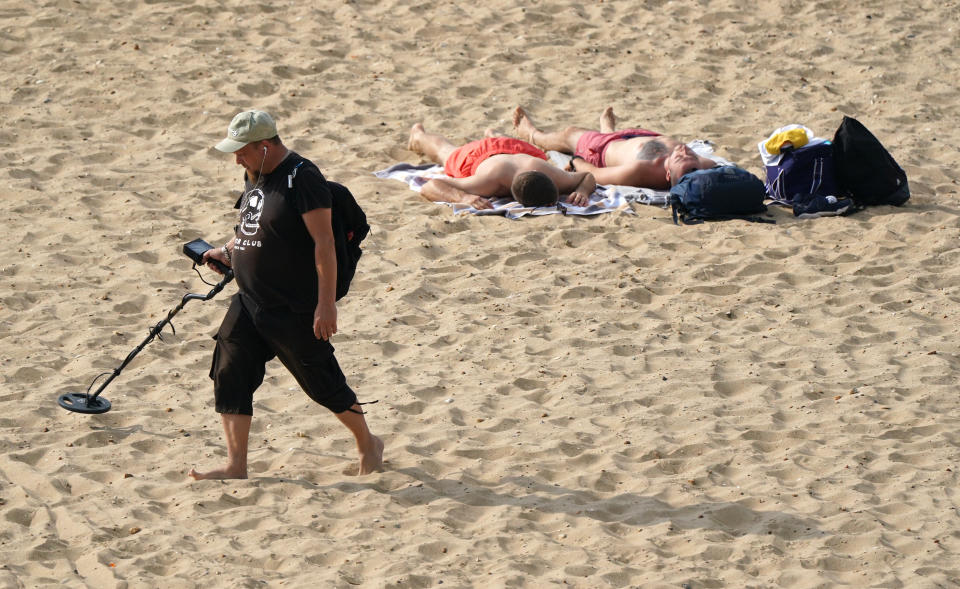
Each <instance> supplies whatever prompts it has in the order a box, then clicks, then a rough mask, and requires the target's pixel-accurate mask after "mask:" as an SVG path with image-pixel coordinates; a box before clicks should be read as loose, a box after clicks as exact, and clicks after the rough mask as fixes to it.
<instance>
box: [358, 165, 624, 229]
mask: <svg viewBox="0 0 960 589" xmlns="http://www.w3.org/2000/svg"><path fill="white" fill-rule="evenodd" d="M373 175H374V176H376V177H377V178H387V179H390V180H399V181H400V182H404V183H406V185H407V186H409V187H410V190H413V191H415V192H420V190H421V189H422V188H423V185H424V184H426V183H427V182H429V181H430V179H431V178H446V176H445V175H444V173H443V167H442V166H440V165H438V164H425V165H419V166H414V165H412V164H406V163H400V164H394V165H392V166H390V167H389V168H387V169H385V170H380V171H378V172H374V173H373ZM618 188H625V187H620V186H615V187H607V186H598V187H597V190H595V191H594V193H593V194H592V195H590V203H589V204H588V205H587V206H585V207H578V206H575V205H571V204H567V203H564V202H561V203H557V204H556V205H555V206H550V207H525V206H523V205H521V204H520V203H518V202H517V201H515V200H513V199H512V198H509V197H504V198H494V199H490V204H492V205H493V208H492V209H483V210H481V209H475V208H473V207H471V206H470V205H465V204H462V203H452V202H448V203H441V204H445V205H447V206H449V207H451V208H452V209H453V212H454V213H457V214H466V213H470V214H473V215H503V216H505V217H507V218H508V219H519V218H520V217H524V216H526V215H560V214H562V215H585V216H589V215H599V214H601V213H612V212H614V211H623V212H625V213H633V210H632V209H631V208H630V205H629V204H628V202H627V200H626V198H625V196H626V195H625V194H624V192H623V191H621V190H617V189H618Z"/></svg>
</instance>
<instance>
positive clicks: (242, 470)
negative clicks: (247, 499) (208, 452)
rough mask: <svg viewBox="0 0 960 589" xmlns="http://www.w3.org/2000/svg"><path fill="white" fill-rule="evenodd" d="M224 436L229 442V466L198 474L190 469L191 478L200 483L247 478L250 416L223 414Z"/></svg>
mask: <svg viewBox="0 0 960 589" xmlns="http://www.w3.org/2000/svg"><path fill="white" fill-rule="evenodd" d="M220 420H221V421H222V422H223V436H224V438H226V441H227V465H226V466H224V467H223V468H218V469H215V470H208V471H207V472H197V471H196V469H190V473H189V474H190V476H191V477H193V478H194V479H196V480H198V481H202V480H204V479H245V478H247V443H248V441H249V438H250V422H251V421H252V420H253V417H252V416H250V415H236V414H232V413H221V414H220Z"/></svg>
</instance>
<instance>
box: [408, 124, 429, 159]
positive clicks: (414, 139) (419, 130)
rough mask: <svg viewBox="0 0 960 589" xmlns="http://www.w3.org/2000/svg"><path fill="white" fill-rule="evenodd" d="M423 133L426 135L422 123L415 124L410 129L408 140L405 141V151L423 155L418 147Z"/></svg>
mask: <svg viewBox="0 0 960 589" xmlns="http://www.w3.org/2000/svg"><path fill="white" fill-rule="evenodd" d="M424 133H426V130H425V129H424V128H423V124H422V123H417V124H415V125H414V126H412V127H410V139H409V141H407V149H409V150H410V151H412V152H413V153H416V154H419V155H423V151H421V147H420V138H421V137H422V136H423V134H424Z"/></svg>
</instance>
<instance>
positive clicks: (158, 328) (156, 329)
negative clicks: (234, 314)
mask: <svg viewBox="0 0 960 589" xmlns="http://www.w3.org/2000/svg"><path fill="white" fill-rule="evenodd" d="M231 280H233V270H227V272H226V274H225V275H224V276H223V280H221V281H220V282H218V283H217V284H216V285H214V287H213V288H212V289H210V292H208V293H207V294H205V295H202V294H198V293H193V292H191V293H187V294H185V295H183V298H182V299H180V304H179V305H177V306H176V307H174V308H173V309H171V310H170V312H169V313H167V316H166V317H164V318H163V319H162V320H161V321H159V322H158V323H157V324H156V325H154V326H153V327H152V328H151V329H150V334H149V335H148V336H147V338H146V339H145V340H143V341H142V342H140V345H139V346H137V347H136V348H134V349H133V351H131V352H130V353H129V354H127V357H126V358H125V359H124V361H123V363H122V364H120V366H117V367H116V368H114V369H113V374H111V375H110V377H109V378H108V379H107V380H105V381H103V384H101V385H100V388H98V389H97V392H95V393H93V394H92V395H90V398H91V399H96V398H97V396H98V395H99V394H100V393H101V392H102V391H103V389H105V388H107V385H109V384H110V383H111V382H112V381H113V379H115V378H116V377H117V376H119V375H120V371H122V370H123V369H124V368H126V367H127V364H129V363H130V362H131V361H132V360H133V359H134V358H135V357H136V356H137V354H139V353H140V351H141V350H142V349H144V348H145V347H147V344H149V343H150V342H152V341H153V338H155V337H157V336H158V335H160V332H162V331H163V328H164V327H166V326H167V324H168V323H170V320H171V319H173V316H174V315H176V314H177V313H179V312H180V309H182V308H183V307H184V305H186V304H187V303H188V302H190V301H209V300H210V299H212V298H213V297H215V296H217V293H219V292H220V291H221V290H223V287H224V286H226V285H227V284H229V283H230V281H231ZM170 328H171V329H173V333H177V330H176V329H175V328H174V327H173V325H171V326H170ZM161 339H163V338H161Z"/></svg>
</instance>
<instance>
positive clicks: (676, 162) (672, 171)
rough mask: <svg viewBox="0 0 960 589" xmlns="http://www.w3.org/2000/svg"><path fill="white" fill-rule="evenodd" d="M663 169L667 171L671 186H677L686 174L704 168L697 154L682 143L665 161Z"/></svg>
mask: <svg viewBox="0 0 960 589" xmlns="http://www.w3.org/2000/svg"><path fill="white" fill-rule="evenodd" d="M663 167H664V169H665V170H666V173H667V180H668V181H669V182H670V186H676V185H677V183H679V182H680V178H683V175H684V174H688V173H690V172H693V171H695V170H699V169H701V168H704V166H703V165H702V164H701V163H700V158H699V157H697V154H696V152H694V151H693V150H692V149H690V148H689V147H687V146H686V145H684V144H682V143H681V144H680V145H677V146H676V147H674V148H673V151H672V152H670V155H668V156H667V159H665V160H664V161H663ZM710 167H713V166H710Z"/></svg>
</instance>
